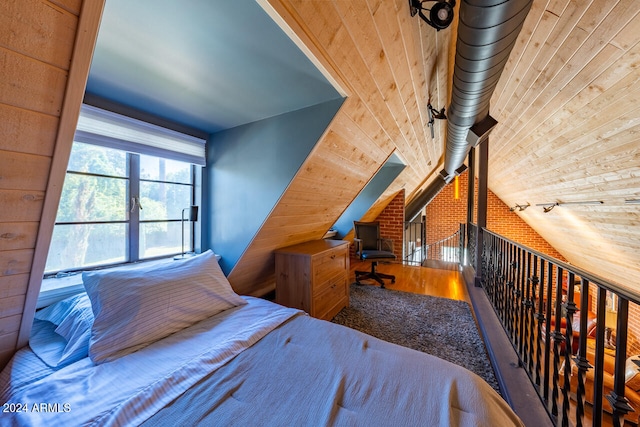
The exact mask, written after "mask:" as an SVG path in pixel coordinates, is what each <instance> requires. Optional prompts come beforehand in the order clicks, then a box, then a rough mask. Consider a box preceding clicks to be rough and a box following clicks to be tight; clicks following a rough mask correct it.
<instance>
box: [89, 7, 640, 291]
mask: <svg viewBox="0 0 640 427" xmlns="http://www.w3.org/2000/svg"><path fill="white" fill-rule="evenodd" d="M120 3H122V4H125V5H127V8H128V9H126V10H127V13H128V14H129V17H130V18H131V16H132V12H131V10H132V9H135V8H134V6H133V5H132V4H133V3H137V2H115V0H112V3H111V4H110V2H109V1H108V2H107V9H106V12H105V19H106V21H105V22H107V23H109V22H111V24H110V25H113V26H114V28H122V27H124V26H126V25H127V22H126V21H124V20H122V19H120V18H117V17H113V16H111V17H110V13H111V12H110V10H109V7H111V6H112V5H115V4H120ZM129 3H130V4H129ZM210 3H211V2H204V1H194V2H191V3H189V4H188V5H187V6H184V5H181V7H180V8H178V9H176V10H171V9H164V8H159V7H158V8H155V9H154V10H153V11H150V12H149V16H147V18H148V19H147V20H145V22H143V23H140V22H139V21H134V22H133V24H131V25H135V26H139V25H144V28H145V31H143V32H142V33H141V34H140V36H139V38H137V39H136V40H133V41H132V43H131V45H132V46H133V45H134V43H133V42H135V44H137V45H138V49H144V50H145V51H147V52H151V53H153V54H152V55H147V56H148V58H150V59H154V58H155V60H157V59H158V58H164V57H166V52H168V51H171V52H175V51H180V50H181V49H184V48H183V47H180V46H184V43H186V45H188V46H191V47H192V49H189V50H188V51H187V52H183V53H184V55H183V56H181V57H179V58H178V57H176V58H171V57H169V58H168V60H165V61H160V62H159V63H157V64H153V67H155V68H154V69H155V70H156V71H154V72H158V71H159V70H160V71H162V70H164V72H165V74H164V75H163V76H160V77H158V79H157V80H153V79H148V78H146V79H143V81H138V83H134V84H137V85H138V86H137V89H136V90H137V93H131V92H130V93H129V94H128V95H127V96H129V97H130V99H132V100H133V103H134V104H135V107H136V108H139V109H144V108H145V106H146V107H149V106H154V105H155V107H150V108H152V109H153V108H155V109H156V110H155V111H152V112H154V113H156V114H161V115H162V114H164V115H165V116H171V117H178V118H179V121H181V122H183V123H186V124H188V125H190V126H192V127H195V128H198V129H200V130H204V131H207V132H212V131H215V130H217V129H220V128H223V127H225V126H226V127H229V126H234V125H237V124H238V123H241V122H243V121H247V120H253V119H254V118H255V117H258V116H257V115H256V116H255V117H254V118H251V117H249V116H250V114H253V110H252V109H253V107H261V108H263V111H262V112H261V113H260V114H263V116H268V115H270V114H274V111H267V112H265V111H264V110H265V109H269V108H272V107H273V106H276V107H277V108H279V109H280V110H279V111H286V110H287V109H288V110H291V109H295V108H302V107H303V106H305V103H306V105H312V104H313V103H316V102H320V101H321V100H322V99H330V98H331V97H335V96H336V93H339V94H341V95H346V101H345V103H344V104H343V106H342V108H341V110H340V112H339V113H338V115H337V116H336V117H335V118H334V120H333V122H332V123H331V125H330V126H329V128H328V129H327V131H326V132H325V134H324V136H323V137H322V138H321V140H320V141H319V142H318V144H317V146H316V148H315V149H314V151H313V152H312V154H311V155H310V156H309V158H308V159H307V160H306V162H305V164H304V165H303V167H302V168H301V170H300V171H299V172H298V174H297V175H296V178H295V179H294V180H293V181H292V183H291V185H290V186H289V187H288V189H287V191H286V192H285V193H284V194H283V196H282V198H281V199H280V201H279V203H278V204H277V205H276V206H275V207H274V209H273V210H272V211H271V213H270V215H269V217H268V218H266V219H265V222H264V224H263V225H262V227H261V229H260V231H259V232H258V233H257V235H256V236H255V239H254V241H253V242H252V245H251V246H250V247H249V248H248V249H247V251H246V252H245V253H244V255H243V257H242V258H241V259H240V261H239V262H238V264H237V266H236V268H235V269H234V271H232V273H231V275H230V280H232V283H233V284H234V286H237V287H238V288H239V289H240V290H241V291H242V290H246V291H255V290H256V288H255V286H254V285H253V283H254V282H255V281H256V280H258V281H264V282H265V283H266V282H268V279H265V271H268V270H269V265H270V262H271V261H270V260H271V252H272V250H273V249H275V248H277V247H281V246H283V245H286V244H293V243H298V242H299V241H304V240H309V239H312V238H320V237H321V236H322V235H323V234H324V232H325V231H326V230H327V229H328V228H329V227H330V226H331V225H333V223H334V222H335V220H336V219H337V218H339V217H340V215H341V213H342V212H344V210H345V209H346V208H347V207H348V206H349V204H350V202H351V201H352V200H353V199H354V198H355V197H357V195H358V193H359V191H360V190H361V189H362V188H363V187H364V186H365V185H366V183H367V182H368V181H369V180H370V179H371V178H372V177H373V176H374V175H375V173H376V172H377V170H379V168H380V167H381V166H382V165H383V164H384V162H385V161H386V159H387V158H389V156H391V155H392V154H394V153H395V155H397V156H398V157H399V158H400V159H401V160H402V161H403V162H404V163H406V164H407V165H408V167H407V168H405V170H404V171H403V172H402V173H401V174H400V175H399V176H398V178H396V180H395V181H394V182H393V183H392V184H391V186H390V187H389V189H388V190H387V191H386V192H385V193H384V194H383V195H382V196H381V197H380V199H379V200H378V202H377V203H375V204H374V206H373V207H372V209H371V210H370V211H369V213H368V214H367V215H368V216H370V217H375V215H376V213H377V212H379V211H380V209H382V207H383V206H384V204H385V201H386V200H388V199H389V197H391V195H392V194H395V192H397V191H398V190H400V189H405V191H406V194H407V198H408V199H411V198H412V197H413V196H414V195H415V194H416V193H417V192H418V191H419V190H420V189H422V188H424V187H425V186H426V185H427V184H428V183H430V182H431V181H432V180H433V179H436V176H437V174H438V172H439V171H440V170H441V169H442V162H443V156H444V141H445V136H446V135H445V132H446V129H445V125H444V123H443V122H441V121H436V132H435V138H433V139H432V138H431V136H430V131H429V129H428V126H427V122H428V118H427V113H426V105H427V103H428V101H429V100H431V103H432V104H433V105H434V106H435V107H436V108H438V109H439V108H441V107H446V106H448V102H449V99H450V92H451V77H452V70H453V61H454V52H455V42H456V37H455V35H456V27H457V22H456V21H454V23H453V24H452V25H451V27H449V28H448V29H445V30H442V31H439V32H436V31H435V30H434V29H433V28H431V27H429V26H427V25H426V24H425V23H423V22H421V21H420V20H419V19H418V17H413V18H412V17H411V16H410V13H409V4H408V2H407V1H406V0H394V1H388V0H357V1H356V0H333V1H329V0H317V1H316V0H269V1H267V0H259V1H258V2H257V3H258V4H255V3H253V2H248V1H241V2H237V5H236V2H233V5H234V7H231V8H229V7H227V9H228V10H225V11H220V12H215V11H212V10H211V5H210ZM219 3H220V4H222V3H228V5H227V6H229V5H230V4H231V2H216V4H219ZM457 7H459V5H458V6H457ZM161 10H165V12H164V13H161V12H160V11H161ZM167 10H168V11H169V12H170V13H168V14H167V13H166V11H167ZM241 10H245V11H246V10H248V11H250V13H239V12H240V11H241ZM203 11H208V12H209V13H210V14H211V15H209V16H211V18H207V17H206V16H205V14H204V13H203ZM639 12H640V2H638V1H636V0H604V1H603V0H597V1H596V0H580V1H570V0H534V1H533V4H532V7H531V11H530V12H529V15H528V17H527V19H526V21H525V24H524V27H523V29H522V31H521V33H520V37H519V39H518V42H517V43H516V45H515V47H514V50H513V51H512V54H511V56H510V59H509V62H508V63H507V65H506V68H505V69H504V72H503V73H502V77H501V79H500V81H499V83H498V86H497V88H496V90H495V92H494V95H493V97H492V100H491V108H490V113H491V115H492V116H493V117H494V118H496V119H497V120H498V125H497V127H496V128H495V129H494V131H493V132H492V134H491V136H490V146H489V153H490V154H489V159H490V161H489V167H490V171H489V187H490V189H491V190H492V191H493V192H494V193H495V194H497V195H498V197H500V198H501V199H502V200H503V201H504V202H505V203H506V204H507V205H509V206H513V205H515V204H527V203H529V204H531V205H534V206H532V207H530V208H529V209H527V210H525V211H522V212H518V215H520V216H521V217H522V218H523V219H524V220H525V221H526V222H527V223H528V224H529V225H531V226H532V227H533V228H534V229H535V230H536V231H538V233H539V234H541V235H542V236H543V237H544V238H545V239H546V240H547V241H549V242H550V243H551V244H552V245H553V246H554V247H555V248H556V249H557V250H558V251H559V252H560V253H562V255H563V256H565V257H566V259H568V260H569V261H570V262H571V263H573V264H575V265H577V266H580V267H582V268H585V269H587V270H589V271H591V272H593V273H595V274H598V275H601V276H603V277H605V278H609V279H611V280H613V281H616V282H619V283H622V284H628V283H640V267H639V266H640V255H639V254H640V227H639V225H640V205H633V204H627V203H625V200H629V199H638V198H640V178H639V177H640V140H639V136H638V130H639V129H640V127H639V126H640V103H639V102H638V101H637V99H638V97H639V96H640V71H639V69H638V68H639V64H640V61H639V56H638V54H639V52H640V44H639V42H640V15H639ZM267 15H268V16H270V17H271V19H269V18H268V17H267ZM169 18H171V19H172V20H178V21H180V20H182V22H186V23H187V24H186V28H189V31H187V32H176V31H173V30H172V31H164V30H163V29H172V28H174V26H173V25H172V24H171V23H170V22H168V21H167V20H168V19H169ZM456 19H457V18H456ZM172 22H173V21H172ZM189 22H192V23H193V22H196V23H197V25H189ZM258 22H259V23H260V25H257V23H258ZM275 25H277V26H279V28H280V30H281V32H278V31H277V30H278V29H277V28H276V26H275ZM265 28H266V29H267V32H266V33H265V32H264V31H265ZM174 29H175V28H174ZM149 31H160V32H165V33H166V34H165V35H167V36H168V37H169V38H168V41H167V42H162V43H164V44H162V43H161V42H159V41H158V40H157V39H154V38H153V37H149V34H148V32H149ZM218 31H222V32H221V33H219V32H218ZM234 31H236V32H237V33H236V34H237V35H234ZM145 34H146V35H145ZM189 34H190V35H189ZM265 34H267V35H268V36H267V35H265ZM285 35H286V36H285ZM100 37H102V38H106V36H103V35H102V34H101V35H100ZM185 37H191V39H188V38H187V39H185ZM180 38H182V39H180ZM154 40H155V41H154ZM190 41H191V42H190ZM195 41H197V42H198V43H200V44H198V43H195ZM103 42H104V44H103V45H102V44H101V43H100V39H99V44H98V50H97V51H96V58H97V59H98V62H94V67H93V68H92V75H91V76H90V79H89V86H88V90H89V91H93V92H96V93H98V94H100V95H103V96H104V95H105V94H107V93H110V94H115V93H117V91H118V90H119V91H126V90H131V88H129V89H127V88H125V87H123V85H125V84H126V83H125V82H126V81H127V80H126V79H127V78H128V77H127V75H126V73H125V74H122V73H123V70H124V68H122V67H120V68H117V67H116V69H113V65H114V63H115V62H114V58H115V57H114V55H115V53H114V52H113V51H110V50H109V46H111V45H110V43H111V42H113V40H111V41H109V40H108V38H107V39H106V41H105V40H103ZM114 43H115V42H114ZM122 43H123V42H122V41H120V42H117V43H116V44H122ZM179 43H182V44H179ZM101 46H103V48H101ZM282 46H286V49H287V50H283V49H284V48H282ZM296 46H297V47H296ZM101 49H103V50H101ZM285 51H286V52H288V53H287V54H286V55H282V52H285ZM163 52H165V53H163ZM212 53H213V56H212V55H211V54H212ZM119 54H122V52H120V53H119ZM227 54H228V55H232V56H230V57H229V59H226V58H227V57H225V56H224V55H227ZM185 58H186V59H185ZM195 58H197V60H194V59H195ZM126 59H127V61H132V62H135V61H137V60H139V59H140V58H139V57H137V56H136V54H128V56H127V58H126ZM183 61H186V62H183ZM221 63H242V64H249V65H245V66H241V68H244V69H245V71H246V72H247V73H250V75H239V73H237V72H236V73H235V74H236V76H237V77H241V78H242V79H244V82H245V83H246V84H247V85H248V86H249V87H248V88H247V87H245V88H242V84H241V82H240V83H238V82H237V81H236V80H234V79H233V78H232V77H233V72H232V73H231V74H227V75H225V76H224V77H220V78H223V79H226V83H225V82H222V83H221V84H218V83H220V82H217V80H215V79H214V74H215V72H220V73H222V70H221V69H219V65H220V64H221ZM312 63H313V65H311V64H312ZM194 64H195V65H194ZM250 64H254V66H253V68H252V66H251V65H250ZM255 64H270V65H269V66H268V67H267V68H265V66H264V65H255ZM153 67H152V68H153ZM193 67H195V68H193ZM247 67H248V68H252V69H247ZM271 67H274V68H271ZM170 70H172V71H171V72H169V71H170ZM145 72H148V70H146V71H145ZM118 73H120V74H118ZM134 74H135V73H134ZM185 75H187V76H188V79H187V81H188V83H189V84H186V83H185V85H186V86H184V87H182V86H181V87H178V88H173V89H171V88H170V87H169V85H167V80H166V79H176V81H178V82H181V81H184V76H185ZM278 75H280V78H276V76H278ZM284 75H287V76H293V75H296V76H297V77H295V78H294V77H287V78H285V79H284V81H285V82H293V81H295V80H296V79H303V80H300V82H302V83H301V84H300V85H299V86H297V87H296V88H295V89H293V90H292V89H291V88H286V87H285V88H283V86H282V83H283V79H282V78H281V77H282V76H284ZM196 77H198V78H200V77H201V78H202V82H204V83H203V84H205V85H208V89H207V90H204V88H205V86H200V87H191V86H193V84H194V83H195V82H196ZM137 78H138V80H139V79H140V76H139V75H138V77H137ZM274 79H275V80H274ZM154 81H155V82H158V83H161V85H160V86H162V87H164V88H165V89H168V90H173V92H170V93H169V94H168V95H166V94H158V95H154V94H153V91H154V90H156V89H157V87H159V86H155V87H153V86H152V85H153V84H154ZM105 82H107V83H109V84H110V85H112V87H111V89H108V90H106V89H104V88H105V87H107V88H109V87H110V86H108V85H106V86H102V85H104V84H105ZM134 82H135V80H134ZM270 82H271V83H270ZM329 82H330V83H329ZM141 84H142V86H140V85H141ZM145 85H151V86H145ZM189 85H191V86H189ZM285 86H286V85H285ZM101 87H102V88H103V89H101ZM113 87H116V88H117V90H114V89H113ZM210 88H213V89H211V90H209V89H210ZM225 88H234V89H233V90H232V92H233V93H240V94H247V97H244V96H239V97H233V96H225V95H224V94H225V93H226V92H224V90H223V89H225ZM303 88H305V91H304V93H302V92H301V91H302V89H303ZM101 90H102V92H103V93H100V91H101ZM123 93H124V92H123ZM260 94H263V95H265V97H264V98H263V97H260V96H259V95H260ZM280 98H283V99H280ZM159 99H163V100H164V101H163V102H164V104H163V103H160V102H159V101H158V100H159ZM167 99H170V100H171V101H172V102H171V103H169V104H167V103H166V100H167ZM252 99H255V100H258V101H259V102H256V101H253V102H252V101H250V100H252ZM264 99H267V100H268V99H271V101H272V102H265V103H263V102H262V100H264ZM221 100H222V101H224V102H223V103H220V101H221ZM231 100H233V102H231ZM275 100H277V101H278V102H275ZM289 101H291V104H289V105H281V104H282V103H283V102H289ZM224 103H227V104H226V106H225V104H224ZM242 103H244V104H242ZM212 106H217V107H221V108H225V109H228V110H229V111H222V110H219V111H217V112H216V111H214V110H206V108H211V107H212ZM180 108H181V109H182V110H179V109H180ZM176 109H178V110H176ZM239 111H240V112H242V113H243V114H245V115H247V117H241V116H240V115H239V114H238V112H239ZM234 112H235V113H234ZM212 117H217V118H225V117H226V119H225V120H226V123H225V124H222V123H214V122H211V123H208V124H207V123H206V121H207V120H211V119H212ZM584 201H602V202H603V203H601V204H597V205H582V204H567V205H560V206H556V207H555V208H554V209H553V210H552V211H550V212H548V213H543V210H542V207H539V206H535V205H536V204H543V203H556V202H560V203H566V202H584ZM638 286H639V287H640V285H638Z"/></svg>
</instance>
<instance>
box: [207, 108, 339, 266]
mask: <svg viewBox="0 0 640 427" xmlns="http://www.w3.org/2000/svg"><path fill="white" fill-rule="evenodd" d="M342 102H343V99H342V98H339V99H335V100H332V101H328V102H324V103H321V104H318V105H314V106H312V107H308V108H304V109H301V110H297V111H293V112H290V113H286V114H282V115H279V116H275V117H272V118H269V119H265V120H260V121H257V122H254V123H250V124H247V125H243V126H239V127H236V128H233V129H229V130H225V131H221V132H218V133H215V134H213V135H211V137H210V138H209V141H208V142H207V167H206V169H205V177H204V183H203V192H204V197H203V199H204V200H203V215H202V221H203V223H202V227H203V228H202V231H203V233H202V239H203V240H202V246H203V250H206V249H213V250H214V251H215V252H216V253H218V254H220V255H222V260H221V261H220V265H221V267H222V269H223V271H224V272H225V274H229V272H230V271H231V270H232V269H233V267H234V266H235V265H236V263H237V262H238V259H240V256H242V254H243V253H244V251H245V250H246V248H247V247H248V245H249V244H250V243H251V241H252V240H253V237H254V236H255V235H256V233H257V232H258V230H259V228H260V226H261V225H262V224H263V223H264V221H265V219H266V218H267V216H268V215H269V213H270V212H271V211H272V210H273V208H274V206H275V205H276V203H277V201H278V200H279V199H280V197H281V196H282V194H283V192H284V191H285V189H286V188H287V186H288V185H289V183H290V182H291V180H292V179H293V177H294V176H295V174H296V172H297V171H298V169H299V168H300V166H301V165H302V163H303V162H304V160H305V159H306V158H307V156H308V155H309V153H310V152H311V150H312V149H313V147H314V146H315V145H316V143H317V142H318V140H319V139H320V137H321V136H322V134H323V132H324V131H325V129H326V128H327V126H328V124H329V122H330V121H331V120H332V119H333V117H334V116H335V114H336V113H337V111H338V110H339V108H340V106H341V105H342Z"/></svg>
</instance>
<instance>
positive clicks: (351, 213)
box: [333, 161, 406, 238]
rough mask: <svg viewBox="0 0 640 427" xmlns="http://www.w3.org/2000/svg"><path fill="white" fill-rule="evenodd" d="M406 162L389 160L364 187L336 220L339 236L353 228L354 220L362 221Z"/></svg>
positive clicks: (334, 227) (335, 226)
mask: <svg viewBox="0 0 640 427" xmlns="http://www.w3.org/2000/svg"><path fill="white" fill-rule="evenodd" d="M405 167H406V166H405V165H404V164H400V163H397V162H395V161H387V163H385V164H384V166H382V167H381V168H380V170H379V171H378V173H376V174H375V176H374V177H373V178H371V181H369V183H368V184H367V185H366V186H365V187H364V188H363V189H362V191H361V192H360V194H358V197H356V198H355V199H354V200H353V202H351V204H350V205H349V207H348V208H347V209H346V210H345V211H344V212H343V213H342V215H341V216H340V218H338V221H336V223H335V225H334V226H333V229H334V230H336V231H337V232H338V235H337V237H338V238H343V237H344V236H345V235H347V233H349V231H351V229H352V228H353V221H360V219H361V218H362V216H363V215H364V214H365V213H366V212H367V211H368V210H369V208H370V207H371V205H373V203H374V202H375V201H376V200H378V198H379V197H380V195H382V193H383V192H384V191H385V190H386V189H387V187H388V186H389V185H390V184H391V183H392V182H393V180H394V179H396V177H397V176H398V175H400V172H402V170H403V169H404V168H405Z"/></svg>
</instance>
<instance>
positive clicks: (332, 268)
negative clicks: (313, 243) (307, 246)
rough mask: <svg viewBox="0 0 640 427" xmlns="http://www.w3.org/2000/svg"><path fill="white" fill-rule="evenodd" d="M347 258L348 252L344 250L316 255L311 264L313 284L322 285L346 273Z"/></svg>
mask: <svg viewBox="0 0 640 427" xmlns="http://www.w3.org/2000/svg"><path fill="white" fill-rule="evenodd" d="M348 257H349V252H348V250H347V249H346V248H345V249H338V250H334V251H331V252H326V253H324V254H321V255H318V256H317V257H316V259H314V263H313V272H314V277H313V281H314V283H324V282H326V281H327V280H330V279H331V278H333V277H335V276H336V275H338V274H340V273H344V272H345V271H347V270H348V269H349V264H348V262H349V258H348Z"/></svg>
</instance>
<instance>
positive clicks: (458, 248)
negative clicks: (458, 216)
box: [425, 224, 464, 264]
mask: <svg viewBox="0 0 640 427" xmlns="http://www.w3.org/2000/svg"><path fill="white" fill-rule="evenodd" d="M462 237H464V226H463V225H462V224H461V227H460V229H458V231H456V232H455V233H453V234H452V235H450V236H448V237H445V238H444V239H441V240H438V241H437V242H434V243H431V244H429V245H427V247H426V254H425V259H428V260H433V261H442V262H450V263H456V264H459V263H460V262H461V260H462V256H461V254H462V245H463V240H461V238H462Z"/></svg>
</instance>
